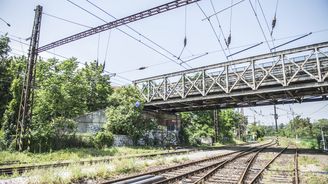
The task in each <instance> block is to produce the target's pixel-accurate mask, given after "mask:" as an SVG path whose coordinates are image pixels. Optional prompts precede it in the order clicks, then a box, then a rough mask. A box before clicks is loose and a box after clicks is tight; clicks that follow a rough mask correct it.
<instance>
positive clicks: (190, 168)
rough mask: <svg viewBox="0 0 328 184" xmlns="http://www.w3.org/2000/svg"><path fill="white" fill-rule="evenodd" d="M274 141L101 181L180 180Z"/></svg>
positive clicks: (161, 181)
mask: <svg viewBox="0 0 328 184" xmlns="http://www.w3.org/2000/svg"><path fill="white" fill-rule="evenodd" d="M273 144H275V143H273V141H271V142H269V143H266V144H262V145H260V146H258V147H256V146H254V147H250V148H247V149H244V150H238V151H233V152H230V153H227V154H223V155H216V156H213V157H210V158H206V159H201V160H196V161H192V162H188V163H186V164H181V165H177V166H173V167H169V168H164V169H160V170H156V171H151V172H147V173H142V174H138V175H134V176H129V177H125V178H119V179H115V180H109V181H104V182H102V183H103V184H107V183H116V184H125V183H139V182H141V183H156V182H158V183H172V182H178V181H182V180H183V179H185V178H189V177H193V176H195V175H196V174H198V173H204V172H205V171H207V170H208V169H212V168H215V167H218V166H220V165H221V164H225V163H227V162H229V161H232V160H233V159H235V158H237V157H242V156H244V155H248V154H250V153H253V152H254V150H256V149H261V148H262V147H266V146H271V145H273Z"/></svg>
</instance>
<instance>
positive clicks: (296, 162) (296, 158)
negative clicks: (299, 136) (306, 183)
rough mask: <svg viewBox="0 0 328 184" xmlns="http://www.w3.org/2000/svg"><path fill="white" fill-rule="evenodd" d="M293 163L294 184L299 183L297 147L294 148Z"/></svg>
mask: <svg viewBox="0 0 328 184" xmlns="http://www.w3.org/2000/svg"><path fill="white" fill-rule="evenodd" d="M294 163H295V166H294V167H295V168H294V175H295V176H294V177H295V184H298V183H299V178H298V150H297V147H296V148H295V156H294Z"/></svg>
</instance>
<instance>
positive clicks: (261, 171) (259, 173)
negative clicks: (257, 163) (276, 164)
mask: <svg viewBox="0 0 328 184" xmlns="http://www.w3.org/2000/svg"><path fill="white" fill-rule="evenodd" d="M287 148H288V146H287V147H285V148H284V149H283V150H282V151H280V152H279V153H278V154H277V155H276V156H275V157H273V158H272V159H271V160H270V162H268V163H267V164H266V165H265V166H264V167H263V168H262V169H261V170H260V171H259V172H258V173H257V174H256V176H255V177H254V178H253V179H252V180H251V182H250V183H249V184H252V183H255V181H256V180H257V179H258V177H259V176H260V175H261V174H262V173H263V171H264V170H266V169H267V168H268V167H269V165H270V164H271V163H272V162H273V161H274V160H276V158H278V157H279V156H280V155H281V154H282V153H283V152H284V151H286V149H287Z"/></svg>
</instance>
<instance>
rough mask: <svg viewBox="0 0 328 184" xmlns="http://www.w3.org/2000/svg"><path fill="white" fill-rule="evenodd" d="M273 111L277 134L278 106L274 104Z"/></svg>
mask: <svg viewBox="0 0 328 184" xmlns="http://www.w3.org/2000/svg"><path fill="white" fill-rule="evenodd" d="M273 111H274V113H273V116H274V123H275V125H276V132H278V123H277V121H278V114H277V107H276V104H273Z"/></svg>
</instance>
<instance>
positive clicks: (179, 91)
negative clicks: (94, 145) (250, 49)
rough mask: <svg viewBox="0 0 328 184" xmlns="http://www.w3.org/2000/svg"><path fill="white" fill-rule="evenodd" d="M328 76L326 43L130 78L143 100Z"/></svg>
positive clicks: (286, 83)
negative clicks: (134, 78)
mask: <svg viewBox="0 0 328 184" xmlns="http://www.w3.org/2000/svg"><path fill="white" fill-rule="evenodd" d="M327 78H328V42H323V43H318V44H313V45H307V46H303V47H298V48H293V49H288V50H283V51H277V52H273V53H268V54H262V55H257V56H253V57H248V58H243V59H238V60H234V61H229V62H224V63H219V64H214V65H208V66H204V67H199V68H194V69H190V70H185V71H179V72H174V73H169V74H164V75H159V76H154V77H149V78H145V79H140V80H136V81H134V84H135V86H136V87H137V88H138V90H139V91H140V93H141V94H142V96H143V97H144V98H145V100H146V101H147V102H151V101H159V100H161V101H167V100H169V99H177V98H182V99H183V98H187V97H190V96H207V95H211V94H218V93H227V94H229V93H231V92H233V91H238V90H239V91H240V90H258V89H259V88H265V87H270V86H277V85H281V86H290V85H293V84H297V83H300V82H303V83H304V82H319V83H320V82H323V81H325V80H327Z"/></svg>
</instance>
